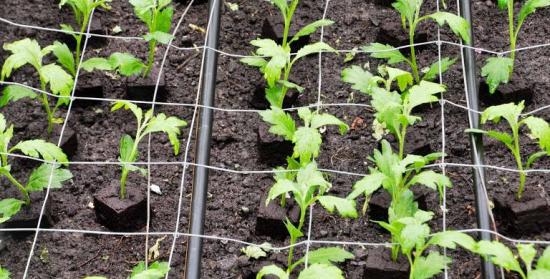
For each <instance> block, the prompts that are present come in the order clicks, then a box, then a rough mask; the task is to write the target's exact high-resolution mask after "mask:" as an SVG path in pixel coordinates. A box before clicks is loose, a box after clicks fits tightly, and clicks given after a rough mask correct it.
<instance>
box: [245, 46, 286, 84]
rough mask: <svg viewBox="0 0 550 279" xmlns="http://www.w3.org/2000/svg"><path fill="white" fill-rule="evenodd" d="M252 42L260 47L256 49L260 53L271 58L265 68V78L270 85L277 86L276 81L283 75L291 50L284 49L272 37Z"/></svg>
mask: <svg viewBox="0 0 550 279" xmlns="http://www.w3.org/2000/svg"><path fill="white" fill-rule="evenodd" d="M250 43H251V44H252V45H253V46H256V47H258V49H257V50H256V53H257V54H258V55H260V56H266V57H269V58H270V59H269V61H268V62H267V64H266V65H265V67H264V68H263V71H264V78H265V79H266V81H267V84H268V85H269V87H273V86H275V82H276V81H277V80H279V78H280V76H281V71H282V70H283V68H284V67H285V66H286V63H287V62H288V60H289V59H290V50H289V49H287V50H285V49H283V47H282V46H280V45H277V43H276V42H275V41H273V40H271V39H257V40H253V41H251V42H250Z"/></svg>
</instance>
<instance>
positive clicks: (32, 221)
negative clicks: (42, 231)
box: [3, 185, 54, 238]
mask: <svg viewBox="0 0 550 279" xmlns="http://www.w3.org/2000/svg"><path fill="white" fill-rule="evenodd" d="M3 192H4V193H5V194H4V195H5V197H13V198H17V199H21V200H22V198H23V196H22V195H21V193H20V192H19V191H18V190H17V189H16V188H15V187H14V186H12V185H9V186H8V188H7V189H5V190H3ZM50 193H51V192H50ZM45 195H46V192H45V191H42V192H32V193H30V197H31V204H30V205H28V206H27V205H23V206H21V210H20V211H19V212H17V214H15V215H14V216H12V217H11V218H10V219H9V220H7V221H6V222H4V223H3V225H4V227H5V228H11V229H13V228H25V229H27V228H36V227H37V225H38V220H39V218H40V212H41V211H42V205H43V204H44V197H45ZM51 198H52V197H51V195H50V196H49V198H48V201H47V202H46V207H45V208H44V214H43V216H42V220H41V222H40V227H41V228H50V227H51V226H53V224H54V222H53V219H52V216H51V202H50V199H51ZM8 234H9V235H11V236H13V237H16V238H18V237H25V236H28V235H29V234H34V231H19V232H9V233H8Z"/></svg>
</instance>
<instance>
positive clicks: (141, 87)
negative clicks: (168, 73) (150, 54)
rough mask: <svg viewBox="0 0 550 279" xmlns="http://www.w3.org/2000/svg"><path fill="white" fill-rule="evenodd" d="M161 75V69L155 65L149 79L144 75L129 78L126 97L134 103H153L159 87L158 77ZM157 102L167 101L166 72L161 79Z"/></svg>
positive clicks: (146, 105) (145, 105)
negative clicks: (156, 88) (156, 89)
mask: <svg viewBox="0 0 550 279" xmlns="http://www.w3.org/2000/svg"><path fill="white" fill-rule="evenodd" d="M159 73H160V68H159V67H158V66H157V65H155V66H153V69H152V70H151V73H150V74H149V76H147V77H145V78H144V77H142V75H137V76H132V77H129V78H128V82H127V84H126V95H127V97H128V99H129V100H134V101H146V102H152V101H153V96H154V94H155V87H156V85H157V77H158V74H159ZM155 101H156V102H164V101H166V85H165V77H164V72H163V73H162V75H161V77H160V82H159V86H158V91H157V96H156V99H155ZM138 105H139V106H144V107H149V106H150V104H138Z"/></svg>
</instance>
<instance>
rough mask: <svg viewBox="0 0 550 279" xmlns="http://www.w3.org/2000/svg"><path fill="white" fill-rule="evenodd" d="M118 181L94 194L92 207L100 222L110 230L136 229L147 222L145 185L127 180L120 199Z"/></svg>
mask: <svg viewBox="0 0 550 279" xmlns="http://www.w3.org/2000/svg"><path fill="white" fill-rule="evenodd" d="M119 187H120V181H118V180H116V181H111V183H110V184H109V185H106V187H105V188H103V189H101V190H100V191H99V192H98V193H96V194H95V195H94V209H95V213H96V217H97V219H98V221H99V223H100V224H102V225H103V226H105V227H107V228H109V229H110V230H112V231H136V230H139V229H141V228H143V227H144V226H145V225H146V223H147V195H146V193H145V192H146V190H145V185H137V184H135V183H131V182H129V181H127V183H126V198H125V199H122V200H121V199H120V197H119V191H120V188H119Z"/></svg>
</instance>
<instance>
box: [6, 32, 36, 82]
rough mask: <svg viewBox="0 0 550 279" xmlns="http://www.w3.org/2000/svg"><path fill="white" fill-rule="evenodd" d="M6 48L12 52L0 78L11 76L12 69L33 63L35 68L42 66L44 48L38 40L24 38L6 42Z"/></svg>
mask: <svg viewBox="0 0 550 279" xmlns="http://www.w3.org/2000/svg"><path fill="white" fill-rule="evenodd" d="M4 50H7V51H9V52H11V55H10V56H8V58H6V60H5V61H4V65H3V66H2V74H1V75H0V80H4V78H6V77H9V76H11V73H12V71H14V70H17V69H19V68H20V67H23V66H24V65H26V64H31V65H32V66H33V67H34V68H35V69H37V70H39V69H40V68H41V67H42V57H43V54H42V49H41V48H40V45H39V44H38V42H37V41H36V40H31V39H28V38H27V39H23V40H20V41H15V42H12V43H6V44H4Z"/></svg>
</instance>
